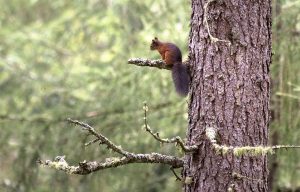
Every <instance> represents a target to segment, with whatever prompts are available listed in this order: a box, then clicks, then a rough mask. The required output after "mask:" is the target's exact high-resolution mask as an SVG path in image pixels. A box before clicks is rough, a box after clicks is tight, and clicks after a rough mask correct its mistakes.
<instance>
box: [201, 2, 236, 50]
mask: <svg viewBox="0 0 300 192" xmlns="http://www.w3.org/2000/svg"><path fill="white" fill-rule="evenodd" d="M213 1H216V0H208V1H207V3H206V4H205V5H204V23H205V26H206V28H207V33H208V35H209V38H210V40H211V41H212V42H213V43H216V42H225V43H228V45H229V46H230V45H231V42H230V41H228V40H222V39H218V38H216V37H214V36H212V34H211V33H210V29H209V24H208V21H207V15H208V13H207V9H208V6H209V4H210V3H211V2H213Z"/></svg>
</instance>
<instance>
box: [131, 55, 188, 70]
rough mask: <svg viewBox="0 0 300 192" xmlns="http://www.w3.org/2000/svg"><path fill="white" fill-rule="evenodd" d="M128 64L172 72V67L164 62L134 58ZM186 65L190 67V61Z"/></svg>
mask: <svg viewBox="0 0 300 192" xmlns="http://www.w3.org/2000/svg"><path fill="white" fill-rule="evenodd" d="M128 64H132V65H137V66H141V67H156V68H159V69H167V70H171V66H170V65H167V64H166V63H165V62H164V61H163V60H161V59H158V60H150V59H143V58H132V59H128ZM183 64H184V65H186V66H189V60H186V61H184V62H183Z"/></svg>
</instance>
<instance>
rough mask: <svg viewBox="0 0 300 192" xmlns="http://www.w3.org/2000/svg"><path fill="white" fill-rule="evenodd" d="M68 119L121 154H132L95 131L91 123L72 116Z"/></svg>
mask: <svg viewBox="0 0 300 192" xmlns="http://www.w3.org/2000/svg"><path fill="white" fill-rule="evenodd" d="M67 120H68V121H69V122H71V123H74V124H75V125H80V126H81V127H82V128H83V129H84V130H86V131H88V133H90V134H91V135H94V136H95V137H96V138H97V139H98V140H99V141H101V142H102V143H103V144H105V145H106V146H107V147H108V148H110V149H112V150H113V151H115V152H117V153H119V154H121V155H124V156H126V157H128V156H131V155H132V153H129V152H128V151H125V150H124V149H122V147H121V146H117V145H115V144H114V143H113V142H111V141H110V140H109V139H107V138H106V137H105V136H103V135H102V134H100V133H97V132H96V131H95V129H94V128H93V127H91V126H90V125H88V124H86V123H83V122H80V121H77V120H73V119H70V118H68V119H67Z"/></svg>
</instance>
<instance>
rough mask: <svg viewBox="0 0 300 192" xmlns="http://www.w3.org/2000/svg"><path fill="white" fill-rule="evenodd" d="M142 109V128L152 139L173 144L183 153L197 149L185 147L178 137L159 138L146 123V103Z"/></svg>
mask: <svg viewBox="0 0 300 192" xmlns="http://www.w3.org/2000/svg"><path fill="white" fill-rule="evenodd" d="M143 109H144V128H145V130H146V131H147V132H148V133H150V135H152V136H153V138H154V139H156V140H157V141H159V142H161V143H175V144H176V145H179V146H180V148H181V149H182V151H184V152H185V153H188V152H195V151H196V150H197V149H198V145H191V146H187V145H185V144H184V143H183V140H182V139H181V138H180V137H179V136H176V137H173V138H160V136H159V133H154V132H153V131H152V129H151V128H150V126H149V125H148V121H147V111H148V106H147V103H146V102H144V107H143Z"/></svg>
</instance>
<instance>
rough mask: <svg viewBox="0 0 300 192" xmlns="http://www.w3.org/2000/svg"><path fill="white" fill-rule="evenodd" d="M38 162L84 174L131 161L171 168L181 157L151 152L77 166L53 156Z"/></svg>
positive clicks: (70, 172) (176, 166)
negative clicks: (52, 159) (50, 158)
mask: <svg viewBox="0 0 300 192" xmlns="http://www.w3.org/2000/svg"><path fill="white" fill-rule="evenodd" d="M37 163H38V164H40V165H42V166H45V167H49V168H53V169H56V170H61V171H64V172H66V173H68V174H78V175H86V174H89V173H92V172H95V171H99V170H103V169H108V168H112V167H119V166H122V165H127V164H132V163H160V164H166V165H170V166H172V167H173V168H180V167H183V159H180V158H178V157H175V156H168V155H162V154H159V153H151V154H132V155H131V156H128V157H121V158H119V157H110V158H106V159H105V161H104V162H97V161H90V162H87V161H83V162H80V163H79V165H78V166H71V165H69V164H68V163H67V162H66V161H65V159H64V158H63V159H62V158H55V160H54V161H51V160H46V161H42V160H38V161H37Z"/></svg>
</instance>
